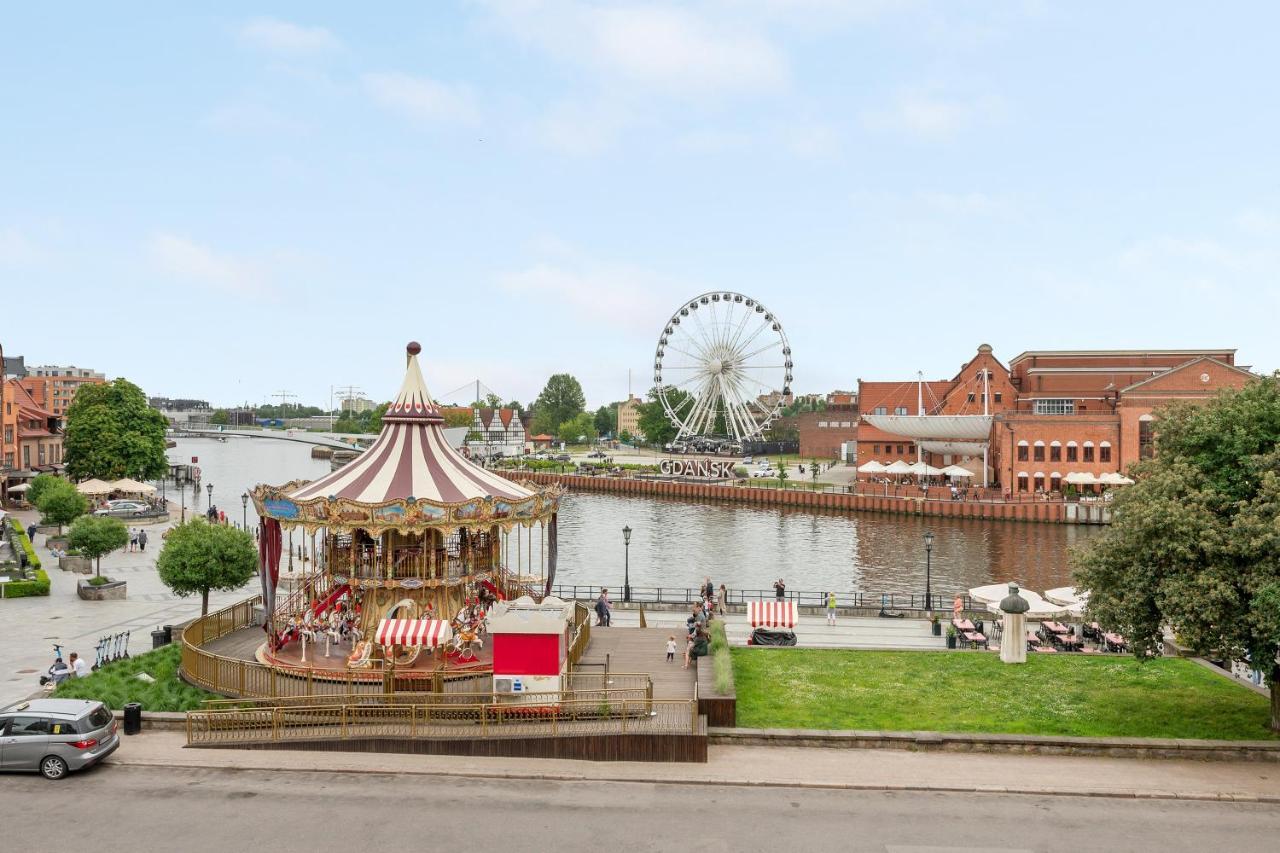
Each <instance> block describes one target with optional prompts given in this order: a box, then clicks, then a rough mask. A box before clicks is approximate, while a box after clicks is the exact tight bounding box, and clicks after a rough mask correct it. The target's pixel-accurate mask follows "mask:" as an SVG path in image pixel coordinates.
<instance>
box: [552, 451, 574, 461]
mask: <svg viewBox="0 0 1280 853" xmlns="http://www.w3.org/2000/svg"><path fill="white" fill-rule="evenodd" d="M572 459H573V457H572V456H570V455H569V454H568V453H560V454H558V455H557V456H556V461H557V462H569V461H571V460H572Z"/></svg>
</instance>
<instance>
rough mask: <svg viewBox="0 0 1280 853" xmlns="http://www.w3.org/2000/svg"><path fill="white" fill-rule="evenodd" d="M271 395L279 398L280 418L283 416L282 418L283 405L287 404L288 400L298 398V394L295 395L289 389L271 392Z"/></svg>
mask: <svg viewBox="0 0 1280 853" xmlns="http://www.w3.org/2000/svg"><path fill="white" fill-rule="evenodd" d="M271 396H272V397H275V398H277V399H279V400H280V417H281V419H283V418H284V409H285V406H287V405H289V401H290V400H296V399H298V395H297V394H294V393H292V392H289V391H277V392H276V393H274V394H272V395H271Z"/></svg>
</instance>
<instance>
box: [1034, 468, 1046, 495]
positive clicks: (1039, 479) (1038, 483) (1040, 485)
mask: <svg viewBox="0 0 1280 853" xmlns="http://www.w3.org/2000/svg"><path fill="white" fill-rule="evenodd" d="M1031 479H1032V481H1033V482H1034V483H1035V488H1036V491H1037V492H1043V491H1044V472H1043V471H1037V472H1036V473H1035V475H1034V476H1032V478H1031Z"/></svg>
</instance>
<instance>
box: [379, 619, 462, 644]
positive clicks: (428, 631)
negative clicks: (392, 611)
mask: <svg viewBox="0 0 1280 853" xmlns="http://www.w3.org/2000/svg"><path fill="white" fill-rule="evenodd" d="M452 636H453V628H452V627H451V626H450V625H449V622H448V621H446V620H444V619H381V620H379V621H378V631H377V633H376V634H375V635H374V642H375V643H378V644H379V645H383V646H425V647H427V648H435V647H436V646H439V645H442V644H443V643H445V642H446V641H447V640H448V639H449V638H450V637H452Z"/></svg>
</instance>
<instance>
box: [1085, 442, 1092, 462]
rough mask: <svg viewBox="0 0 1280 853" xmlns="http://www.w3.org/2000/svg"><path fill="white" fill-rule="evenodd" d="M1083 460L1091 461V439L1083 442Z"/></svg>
mask: <svg viewBox="0 0 1280 853" xmlns="http://www.w3.org/2000/svg"><path fill="white" fill-rule="evenodd" d="M1084 461H1085V462H1092V461H1093V442H1092V441H1086V442H1085V443H1084Z"/></svg>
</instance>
